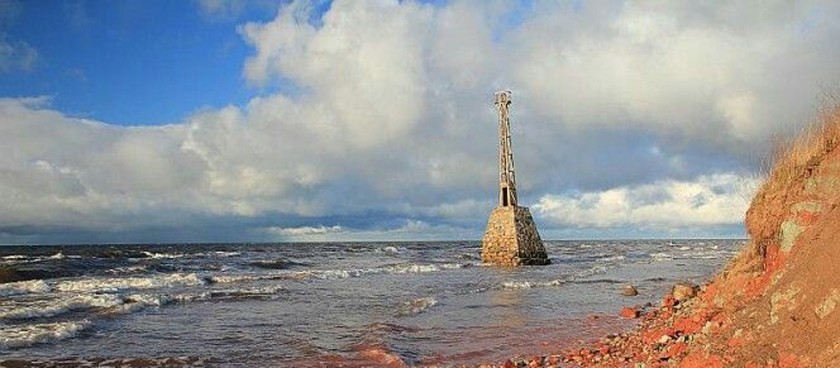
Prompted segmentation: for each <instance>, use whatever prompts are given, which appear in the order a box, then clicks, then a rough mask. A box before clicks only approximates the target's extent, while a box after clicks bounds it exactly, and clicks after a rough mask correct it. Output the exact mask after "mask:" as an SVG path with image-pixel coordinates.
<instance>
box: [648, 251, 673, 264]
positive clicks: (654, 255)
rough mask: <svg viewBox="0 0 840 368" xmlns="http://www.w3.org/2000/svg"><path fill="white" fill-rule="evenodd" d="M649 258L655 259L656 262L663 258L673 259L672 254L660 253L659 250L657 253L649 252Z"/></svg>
mask: <svg viewBox="0 0 840 368" xmlns="http://www.w3.org/2000/svg"><path fill="white" fill-rule="evenodd" d="M650 258H653V260H654V261H657V262H658V261H664V260H669V259H674V256H672V255H670V254H668V253H661V252H659V253H651V254H650Z"/></svg>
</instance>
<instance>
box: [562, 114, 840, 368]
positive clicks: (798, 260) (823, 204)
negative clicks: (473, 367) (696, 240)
mask: <svg viewBox="0 0 840 368" xmlns="http://www.w3.org/2000/svg"><path fill="white" fill-rule="evenodd" d="M815 126H816V128H814V129H812V130H811V131H809V132H806V133H805V134H803V135H802V136H800V137H798V138H796V139H795V140H792V141H791V142H790V143H789V144H787V145H786V146H785V147H782V148H781V149H780V150H779V152H778V153H777V155H776V157H774V161H775V162H774V164H773V167H772V169H771V170H770V171H769V172H768V173H767V180H766V181H765V183H764V184H763V185H762V187H761V188H759V190H758V192H757V194H756V196H755V198H754V199H753V201H752V203H751V206H750V208H749V210H748V211H747V217H746V225H747V230H748V232H749V235H750V240H749V242H748V243H747V245H746V246H745V247H744V249H743V250H742V251H741V252H740V254H739V255H738V256H737V257H735V259H733V260H732V261H731V262H730V263H729V265H728V266H727V267H726V268H725V269H724V270H723V271H722V272H720V273H719V274H718V275H717V276H716V277H715V278H714V279H713V280H712V281H710V282H709V283H708V284H706V285H704V286H702V287H701V288H700V292H699V293H698V294H697V296H695V297H691V298H688V299H683V300H677V299H679V298H675V296H676V294H675V293H674V294H672V295H666V296H665V299H664V300H663V301H662V303H661V305H659V306H656V307H655V308H652V310H649V311H646V312H645V313H643V314H642V315H641V318H642V321H641V322H640V326H639V328H638V329H636V330H634V331H632V332H628V333H624V334H621V335H618V336H613V337H610V338H606V339H603V340H602V341H600V342H598V343H596V344H595V346H594V347H590V348H585V349H582V350H579V351H574V352H570V353H568V354H566V356H565V357H564V361H566V362H569V363H571V362H576V363H578V364H580V365H583V366H606V367H635V366H637V364H638V363H644V365H643V366H644V367H664V366H671V367H674V366H676V367H694V368H701V367H702V368H712V367H747V368H759V367H762V368H764V367H787V368H792V367H840V147H838V146H840V106H838V107H836V108H834V109H831V110H829V111H826V112H825V113H824V114H823V115H822V116H821V117H820V121H818V124H816V125H815Z"/></svg>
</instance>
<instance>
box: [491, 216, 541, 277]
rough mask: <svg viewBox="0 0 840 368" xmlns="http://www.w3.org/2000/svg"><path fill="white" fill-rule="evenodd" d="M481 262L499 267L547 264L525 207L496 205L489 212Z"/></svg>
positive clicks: (538, 235)
mask: <svg viewBox="0 0 840 368" xmlns="http://www.w3.org/2000/svg"><path fill="white" fill-rule="evenodd" d="M481 261H482V262H484V263H489V264H494V265H499V266H519V265H547V264H549V263H551V261H550V260H549V259H548V254H546V252H545V247H543V243H542V239H540V233H539V232H538V231H537V225H536V224H535V223H534V219H533V217H531V211H530V210H528V207H519V206H499V207H496V208H495V209H494V210H493V212H490V219H489V220H487V231H486V232H485V233H484V239H483V240H482V241H481Z"/></svg>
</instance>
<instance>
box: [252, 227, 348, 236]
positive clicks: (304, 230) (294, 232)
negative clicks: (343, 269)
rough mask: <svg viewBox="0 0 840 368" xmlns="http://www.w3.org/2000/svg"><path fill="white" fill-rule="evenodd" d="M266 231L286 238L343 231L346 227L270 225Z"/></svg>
mask: <svg viewBox="0 0 840 368" xmlns="http://www.w3.org/2000/svg"><path fill="white" fill-rule="evenodd" d="M264 231H265V232H267V233H269V234H272V235H280V236H282V237H284V238H289V237H292V238H306V237H310V236H313V235H324V234H330V233H342V232H344V231H345V230H344V228H342V227H341V226H338V225H334V226H329V227H328V226H324V225H321V226H317V227H312V226H301V227H276V226H272V227H268V228H265V229H264Z"/></svg>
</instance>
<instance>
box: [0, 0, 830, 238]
mask: <svg viewBox="0 0 840 368" xmlns="http://www.w3.org/2000/svg"><path fill="white" fill-rule="evenodd" d="M838 40H840V3H837V2H833V1H796V2H791V1H758V0H756V1H739V2H696V1H668V2H661V1H536V0H535V1H501V0H497V1H494V0H489V1H478V0H476V1H457V0H451V1H445V0H444V1H409V0H406V1H387V0H371V1H341V0H336V1H281V2H275V1H268V0H253V1H227V0H194V1H187V0H184V1H164V0H149V1H146V0H143V1H141V0H122V1H72V0H68V1H62V2H55V1H48V0H27V1H19V0H0V244H55V243H59V244H65V243H137V242H154V243H162V242H239V241H248V242H283V241H365V240H377V241H389V240H424V241H426V240H476V239H480V238H481V236H482V234H483V231H484V227H485V225H486V220H487V216H488V214H489V211H490V210H491V209H492V208H493V207H494V206H495V205H496V203H495V202H496V200H497V193H496V191H497V185H498V184H497V181H498V173H497V167H498V164H497V162H496V160H497V155H498V153H497V152H498V151H497V150H498V147H497V144H498V143H497V129H498V126H497V120H496V112H495V110H494V107H493V105H492V97H493V93H494V92H495V91H496V90H500V89H506V90H511V91H512V94H513V97H512V98H513V104H512V105H511V124H512V132H513V150H514V160H515V163H516V168H517V184H518V193H519V199H520V204H522V205H526V206H528V207H530V209H531V212H532V213H533V215H534V218H535V221H536V223H537V226H538V228H539V229H540V233H541V234H542V237H543V238H544V239H615V238H624V239H626V238H719V237H726V238H739V237H744V236H745V234H744V229H743V217H744V212H745V211H746V209H747V206H748V205H749V201H750V199H751V197H752V195H753V193H754V191H755V189H756V187H757V186H758V185H759V184H760V181H761V178H762V173H763V172H764V171H766V166H767V162H768V157H769V152H771V150H772V148H773V145H774V143H773V142H778V141H779V140H780V139H781V138H783V137H787V136H790V135H791V134H794V133H795V132H797V131H799V130H801V129H803V127H806V126H807V125H808V124H809V122H810V121H812V120H813V118H814V116H815V114H817V112H818V110H819V108H820V107H821V106H825V104H827V103H830V102H831V100H830V97H827V96H831V95H836V91H837V89H836V86H837V84H838V82H840V62H838V60H840V43H838Z"/></svg>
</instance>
